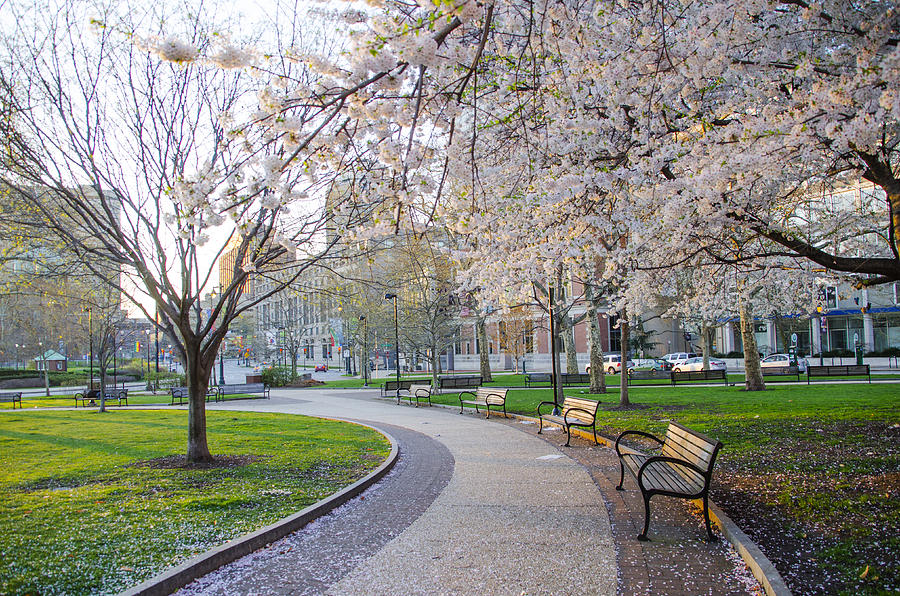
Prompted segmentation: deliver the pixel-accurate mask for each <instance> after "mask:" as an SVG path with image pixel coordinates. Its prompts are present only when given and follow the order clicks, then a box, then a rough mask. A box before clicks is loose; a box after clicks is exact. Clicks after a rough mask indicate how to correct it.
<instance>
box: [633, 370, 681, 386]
mask: <svg viewBox="0 0 900 596" xmlns="http://www.w3.org/2000/svg"><path fill="white" fill-rule="evenodd" d="M635 381H668V382H670V383H671V382H672V371H670V370H657V369H654V370H630V371H628V384H629V385H631V384H635Z"/></svg>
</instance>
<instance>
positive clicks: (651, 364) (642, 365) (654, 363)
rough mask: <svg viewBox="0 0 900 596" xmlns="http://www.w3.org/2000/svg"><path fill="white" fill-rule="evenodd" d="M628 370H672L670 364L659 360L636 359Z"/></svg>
mask: <svg viewBox="0 0 900 596" xmlns="http://www.w3.org/2000/svg"><path fill="white" fill-rule="evenodd" d="M628 370H629V371H632V370H672V364H671V363H670V362H667V361H665V360H663V359H661V358H638V359H636V360H635V361H634V366H632V367H629V368H628Z"/></svg>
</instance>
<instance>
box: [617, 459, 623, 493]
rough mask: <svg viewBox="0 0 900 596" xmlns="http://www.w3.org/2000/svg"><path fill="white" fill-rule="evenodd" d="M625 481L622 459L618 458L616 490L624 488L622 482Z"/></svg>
mask: <svg viewBox="0 0 900 596" xmlns="http://www.w3.org/2000/svg"><path fill="white" fill-rule="evenodd" d="M623 482H625V466H624V465H623V464H622V460H621V459H620V460H619V486H617V487H616V490H625V489H624V488H622V483H623Z"/></svg>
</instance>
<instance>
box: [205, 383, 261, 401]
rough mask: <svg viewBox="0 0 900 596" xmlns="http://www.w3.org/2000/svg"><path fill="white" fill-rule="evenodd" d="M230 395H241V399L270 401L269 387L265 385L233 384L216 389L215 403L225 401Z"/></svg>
mask: <svg viewBox="0 0 900 596" xmlns="http://www.w3.org/2000/svg"><path fill="white" fill-rule="evenodd" d="M229 395H239V396H240V398H239V399H269V386H268V385H266V384H265V383H231V384H225V385H218V386H217V387H216V395H215V401H225V398H226V397H227V396H229ZM248 395H249V396H250V397H249V398H248V397H246V396H248Z"/></svg>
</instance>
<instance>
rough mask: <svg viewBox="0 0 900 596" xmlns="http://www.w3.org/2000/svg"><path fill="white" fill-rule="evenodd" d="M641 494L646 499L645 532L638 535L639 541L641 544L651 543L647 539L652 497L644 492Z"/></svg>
mask: <svg viewBox="0 0 900 596" xmlns="http://www.w3.org/2000/svg"><path fill="white" fill-rule="evenodd" d="M641 494H642V496H643V497H644V531H643V532H641V533H640V534H638V537H637V539H638V540H640V541H641V542H649V541H650V539H649V538H647V530H648V529H650V497H651V496H652V495H648V494H647V493H645V492H643V491H641Z"/></svg>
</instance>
